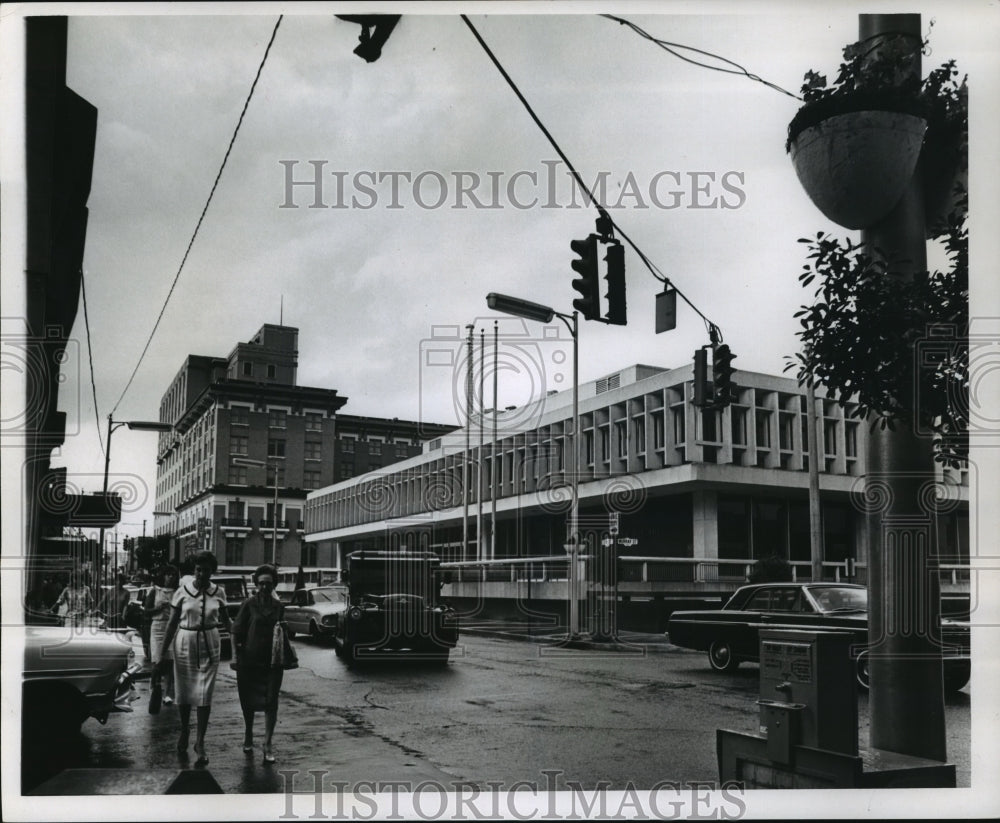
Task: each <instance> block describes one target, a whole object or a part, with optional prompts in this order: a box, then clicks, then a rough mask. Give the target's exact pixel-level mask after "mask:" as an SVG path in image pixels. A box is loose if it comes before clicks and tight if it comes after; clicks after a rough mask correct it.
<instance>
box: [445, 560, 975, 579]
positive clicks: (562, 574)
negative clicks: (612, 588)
mask: <svg viewBox="0 0 1000 823" xmlns="http://www.w3.org/2000/svg"><path fill="white" fill-rule="evenodd" d="M577 557H578V559H579V560H581V561H583V560H589V559H591V556H590V555H584V554H581V555H578V556H577ZM568 562H569V560H568V557H567V556H566V555H549V556H544V557H508V558H503V559H500V560H471V561H459V562H447V563H442V564H441V568H442V569H447V570H448V571H449V572H451V580H452V582H455V583H470V582H471V583H487V582H496V583H517V582H524V581H528V580H531V581H533V582H550V581H559V580H566V578H567V569H568ZM755 562H756V561H755V560H752V559H749V558H694V557H641V556H635V555H621V556H619V558H618V582H619V583H722V584H730V585H733V584H735V585H739V584H741V583H745V582H746V581H747V580H748V579H749V577H750V573H751V571H752V570H753V566H754V564H755ZM789 565H790V566H791V567H792V580H793V581H794V582H811V581H812V563H811V562H809V561H807V560H793V561H791V562H790V563H789ZM822 567H823V576H822V579H821V582H824V583H858V584H860V585H862V586H864V585H867V583H868V567H867V564H865V563H856V562H854V561H851V560H843V561H829V560H827V561H823V564H822ZM940 575H941V577H940V579H941V583H942V584H947V583H950V584H951V585H954V586H960V585H962V584H964V583H968V582H969V579H970V572H969V567H968V566H967V565H963V564H957V563H948V564H941V566H940Z"/></svg>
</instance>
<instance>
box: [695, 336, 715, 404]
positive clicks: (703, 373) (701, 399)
mask: <svg viewBox="0 0 1000 823" xmlns="http://www.w3.org/2000/svg"><path fill="white" fill-rule="evenodd" d="M706 348H708V347H707V346H702V347H701V348H700V349H695V350H694V400H693V401H692V402H693V403H694V405H696V406H708V405H710V404H711V402H712V397H711V396H710V395H711V391H712V386H711V384H710V383H709V382H708V354H707V353H706V351H705V349H706Z"/></svg>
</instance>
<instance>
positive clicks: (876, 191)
mask: <svg viewBox="0 0 1000 823" xmlns="http://www.w3.org/2000/svg"><path fill="white" fill-rule="evenodd" d="M879 48H880V50H879V51H878V52H875V49H874V47H873V46H872V44H871V43H869V42H866V43H854V44H851V45H850V46H847V47H846V48H845V49H844V58H845V62H844V63H842V64H841V66H840V74H839V76H838V77H837V80H836V82H835V83H834V84H832V85H831V86H828V85H827V82H826V78H825V77H823V76H822V75H819V74H817V73H815V72H812V71H810V72H807V73H806V76H805V83H804V84H803V86H802V93H803V99H804V100H805V105H804V106H803V107H802V108H801V109H800V110H799V111H798V113H797V114H796V115H795V117H794V118H793V119H792V122H791V123H790V124H789V126H788V140H787V142H786V144H785V148H786V150H787V151H788V152H789V154H790V155H791V158H792V164H793V166H794V167H795V173H796V175H797V176H798V178H799V182H800V183H801V184H802V187H803V188H804V189H805V191H806V194H808V195H809V198H810V199H811V200H812V201H813V203H814V204H815V205H816V207H817V208H818V209H819V210H820V211H821V212H822V213H823V214H824V215H825V216H826V217H827V218H829V219H830V220H832V221H833V222H834V223H836V224H837V225H839V226H843V227H844V228H847V229H865V228H869V227H871V226H873V225H875V224H876V223H878V222H879V221H880V220H882V219H883V218H885V217H886V216H887V215H888V214H889V213H890V212H891V211H892V209H893V208H894V207H895V206H896V204H897V203H898V202H899V200H900V198H901V197H902V195H903V192H904V191H905V190H906V187H907V186H908V185H909V183H910V181H911V180H912V179H913V175H914V174H919V175H920V176H921V180H922V182H923V185H924V197H925V204H926V208H925V211H926V214H927V222H926V225H927V232H928V236H936V234H937V233H939V231H940V225H941V221H942V219H943V218H944V216H946V215H947V214H948V213H949V212H950V210H951V208H952V207H953V205H954V204H953V203H952V196H953V194H954V193H955V192H956V191H957V192H959V196H961V194H962V193H963V192H964V189H962V188H961V185H960V184H961V176H962V174H963V173H965V171H966V169H967V162H966V161H965V156H966V154H965V150H964V147H965V145H966V142H967V135H968V126H967V123H968V110H967V95H966V87H965V81H964V80H963V81H962V83H961V85H959V84H958V83H957V82H956V81H955V79H954V78H955V76H956V75H957V74H958V72H957V71H956V70H955V67H954V61H951V62H949V63H946V64H945V65H943V66H941V67H940V68H938V69H936V70H935V71H933V72H931V73H930V75H928V77H927V79H926V80H925V81H923V82H921V81H920V80H919V79H918V78H917V77H916V76H915V65H914V61H915V60H916V58H917V55H918V52H916V51H915V50H914V48H913V44H912V43H909V42H906V41H905V40H902V39H901V40H898V41H890V42H884V43H881V44H880V46H879ZM956 184H959V185H958V187H956Z"/></svg>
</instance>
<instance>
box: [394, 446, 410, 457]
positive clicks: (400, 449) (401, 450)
mask: <svg viewBox="0 0 1000 823" xmlns="http://www.w3.org/2000/svg"><path fill="white" fill-rule="evenodd" d="M408 454H409V449H407V448H406V443H396V457H406V456H407V455H408Z"/></svg>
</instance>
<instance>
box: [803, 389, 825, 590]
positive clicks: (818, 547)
mask: <svg viewBox="0 0 1000 823" xmlns="http://www.w3.org/2000/svg"><path fill="white" fill-rule="evenodd" d="M806 418H807V420H808V423H807V425H806V448H807V449H809V558H810V560H811V561H812V581H813V582H814V583H818V582H819V581H820V580H822V579H823V509H822V504H821V502H820V496H819V460H820V449H821V448H823V443H822V440H821V438H820V433H819V431H818V427H819V419H817V416H816V385H815V384H814V383H813V378H812V375H809V382H808V383H807V384H806Z"/></svg>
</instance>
